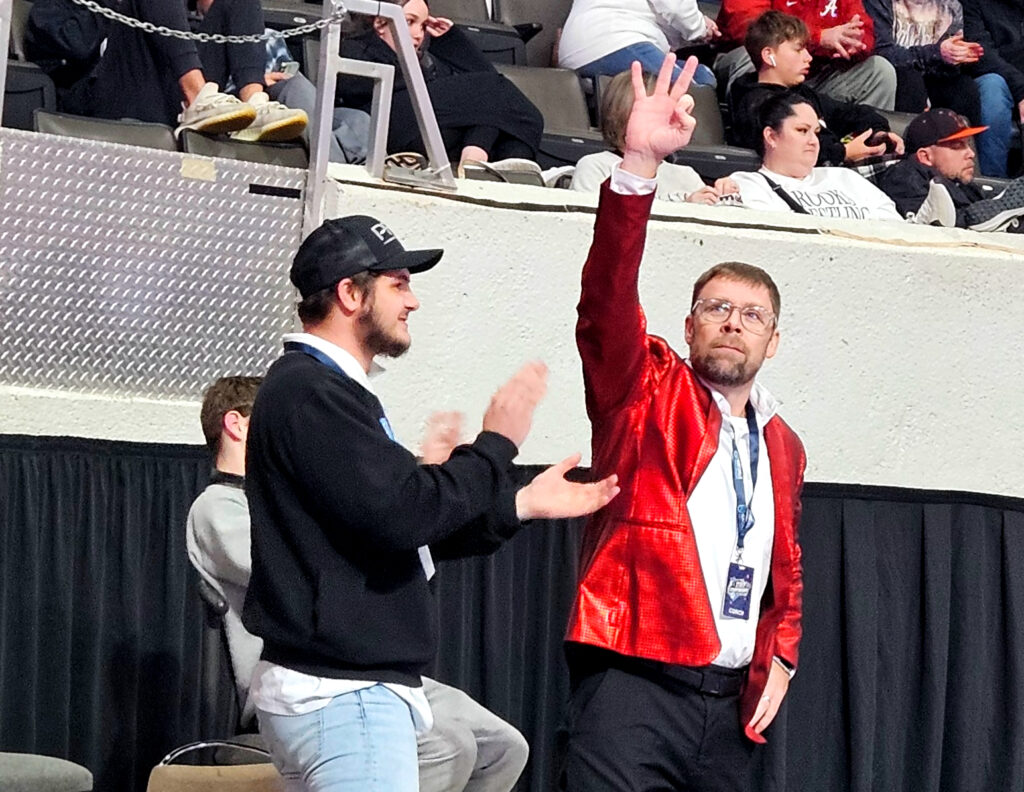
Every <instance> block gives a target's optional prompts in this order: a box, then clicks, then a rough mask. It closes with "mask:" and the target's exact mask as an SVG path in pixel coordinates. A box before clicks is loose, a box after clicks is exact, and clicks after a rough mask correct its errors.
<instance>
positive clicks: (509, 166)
mask: <svg viewBox="0 0 1024 792" xmlns="http://www.w3.org/2000/svg"><path fill="white" fill-rule="evenodd" d="M458 177H459V178H460V179H478V180H481V181H497V182H507V183H509V184H530V185H533V186H535V187H544V186H545V185H544V175H543V173H542V172H541V169H540V165H538V164H537V163H536V162H533V161H532V160H527V159H517V158H515V157H512V158H509V159H503V160H498V161H496V162H477V161H476V160H464V161H463V162H461V163H459V167H458Z"/></svg>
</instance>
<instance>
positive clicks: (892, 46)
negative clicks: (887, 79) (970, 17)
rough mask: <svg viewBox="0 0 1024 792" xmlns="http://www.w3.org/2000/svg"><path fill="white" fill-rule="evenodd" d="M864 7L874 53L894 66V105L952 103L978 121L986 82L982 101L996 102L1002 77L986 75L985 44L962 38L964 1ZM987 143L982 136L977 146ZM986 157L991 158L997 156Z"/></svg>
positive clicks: (881, 1) (908, 108)
mask: <svg viewBox="0 0 1024 792" xmlns="http://www.w3.org/2000/svg"><path fill="white" fill-rule="evenodd" d="M865 7H866V8H867V10H868V13H869V14H870V15H871V17H872V19H873V20H874V22H875V50H876V52H878V54H879V55H882V56H883V57H885V58H887V59H888V60H889V61H890V62H891V63H892V65H893V66H895V67H896V76H897V80H898V86H897V89H896V109H897V110H899V111H901V112H904V113H920V112H921V111H923V110H924V109H925V108H926V107H929V106H931V107H948V108H950V109H951V110H953V111H954V112H956V113H959V114H960V115H963V116H967V118H968V119H969V120H970V122H971V123H972V124H975V125H977V124H980V123H981V119H982V118H983V114H984V112H985V111H984V110H983V109H982V101H983V99H982V96H981V92H980V89H981V87H982V86H987V88H986V96H985V99H984V101H986V102H991V101H993V98H994V96H993V94H992V92H993V91H997V90H998V85H997V83H998V81H999V79H1000V78H999V77H998V76H996V77H995V78H990V77H988V76H983V75H985V72H988V71H990V70H991V67H990V66H988V65H987V64H986V63H985V62H984V61H983V60H982V57H983V55H984V47H982V46H981V44H979V43H978V42H976V41H968V40H965V39H964V34H963V27H964V12H963V8H962V7H961V5H960V0H865ZM975 78H977V80H976V79H975ZM993 79H994V80H995V82H993ZM989 114H990V115H991V111H990V113H989ZM1008 120H1009V119H1007V121H1008ZM986 142H987V141H986V139H985V138H979V139H978V145H979V149H982V150H984V148H985V143H986ZM992 142H995V141H994V140H993V141H992ZM1003 155H1004V162H1003V164H1002V168H996V170H997V171H999V172H1002V173H1004V174H1005V172H1006V162H1005V148H1004V150H1003ZM983 156H984V158H985V160H986V162H987V161H988V160H989V159H996V158H997V157H998V156H999V155H998V154H996V153H994V152H993V153H992V154H991V155H988V154H985V155H983ZM993 175H994V174H993Z"/></svg>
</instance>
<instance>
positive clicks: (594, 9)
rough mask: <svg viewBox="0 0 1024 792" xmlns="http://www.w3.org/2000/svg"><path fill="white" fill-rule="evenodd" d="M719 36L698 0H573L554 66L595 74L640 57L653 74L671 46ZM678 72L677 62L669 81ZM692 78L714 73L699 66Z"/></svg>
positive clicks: (705, 81) (701, 80)
mask: <svg viewBox="0 0 1024 792" xmlns="http://www.w3.org/2000/svg"><path fill="white" fill-rule="evenodd" d="M718 35H719V32H718V26H717V25H716V24H715V22H714V20H712V19H709V18H708V17H706V16H704V14H702V13H701V11H700V9H699V8H698V7H697V0H573V4H572V9H571V10H570V11H569V18H568V19H566V20H565V25H564V26H563V28H562V35H561V37H560V38H559V40H558V65H559V66H562V67H563V68H566V69H575V70H576V71H577V72H578V73H579V74H580V75H581V76H583V77H597V76H599V75H602V74H608V75H616V74H620V73H621V72H624V71H629V68H630V64H631V63H633V61H639V62H640V65H641V66H642V67H643V69H644V71H645V72H649V73H651V74H657V73H658V69H660V68H661V62H662V61H663V60H664V59H665V54H666V53H667V52H669V51H670V50H677V49H679V48H680V47H682V46H684V45H685V44H688V43H695V42H703V41H708V40H711V39H714V38H717V37H718ZM681 72H682V67H681V66H680V65H679V64H676V67H675V71H674V73H673V79H678V77H679V75H680V73H681ZM693 81H694V82H695V83H697V84H698V85H714V84H715V76H714V74H713V73H712V71H711V69H709V68H708V67H707V66H703V65H702V66H698V67H697V73H696V74H695V75H694V77H693Z"/></svg>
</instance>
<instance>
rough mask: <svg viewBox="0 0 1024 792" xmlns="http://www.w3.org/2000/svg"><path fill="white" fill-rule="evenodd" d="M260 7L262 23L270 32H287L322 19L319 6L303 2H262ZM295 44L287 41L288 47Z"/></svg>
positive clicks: (278, 0)
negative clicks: (261, 8) (261, 9)
mask: <svg viewBox="0 0 1024 792" xmlns="http://www.w3.org/2000/svg"><path fill="white" fill-rule="evenodd" d="M260 5H261V6H262V7H263V22H264V24H265V25H266V26H267V27H268V28H271V29H272V30H288V29H290V28H294V27H298V26H299V25H305V24H306V23H308V22H314V21H316V20H317V19H321V18H322V17H323V13H322V7H321V5H311V4H310V3H306V2H304V1H303V0H262V2H261V4H260ZM296 43H298V42H296V41H294V40H291V41H288V45H289V46H291V45H293V44H296ZM293 54H294V53H293Z"/></svg>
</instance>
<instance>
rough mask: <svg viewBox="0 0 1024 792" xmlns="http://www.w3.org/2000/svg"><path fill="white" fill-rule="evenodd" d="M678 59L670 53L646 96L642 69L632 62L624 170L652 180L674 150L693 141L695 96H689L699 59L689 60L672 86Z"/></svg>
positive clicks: (635, 62) (691, 58) (623, 161)
mask: <svg viewBox="0 0 1024 792" xmlns="http://www.w3.org/2000/svg"><path fill="white" fill-rule="evenodd" d="M675 64H676V56H675V55H673V54H672V53H669V54H668V55H666V56H665V60H664V61H663V62H662V64H661V71H659V72H658V81H657V83H656V84H655V86H654V93H652V94H651V95H650V96H648V95H647V90H646V89H645V88H644V78H643V70H642V69H641V67H640V64H639V63H638V62H637V61H634V62H633V66H632V76H633V109H632V111H631V112H630V114H629V122H628V124H627V125H626V145H625V150H624V152H623V157H622V164H621V165H620V166H619V167H621V168H622V169H623V170H624V171H628V172H629V173H633V174H636V175H637V176H642V177H644V178H647V179H650V178H654V175H655V173H656V172H657V170H658V165H659V164H660V163H661V161H662V160H663V159H665V157H667V156H668V155H669V154H671V153H672V152H673V151H676V150H678V149H681V148H683V147H684V146H685V145H686V144H687V143H689V142H690V138H691V137H692V136H693V130H694V128H696V126H697V122H696V120H694V118H693V116H692V115H690V111H691V110H693V97H692V96H690V95H688V94H687V93H686V91H687V89H688V88H689V87H690V82H691V80H693V73H694V72H695V71H696V70H697V59H696V58H695V57H693V56H691V57H689V58H687V60H686V65H685V66H684V67H683V71H682V74H680V75H679V78H678V79H677V80H676V81H675V84H674V85H673V84H672V71H673V67H674V66H675Z"/></svg>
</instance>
